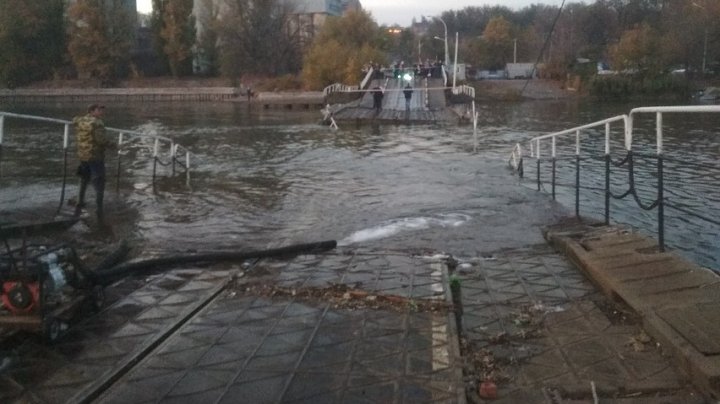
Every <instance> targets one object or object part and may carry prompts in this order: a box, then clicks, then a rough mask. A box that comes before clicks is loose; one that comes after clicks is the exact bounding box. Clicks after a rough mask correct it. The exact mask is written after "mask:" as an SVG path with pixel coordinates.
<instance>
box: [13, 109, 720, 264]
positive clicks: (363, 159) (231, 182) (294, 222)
mask: <svg viewBox="0 0 720 404" xmlns="http://www.w3.org/2000/svg"><path fill="white" fill-rule="evenodd" d="M635 106H638V105H626V104H613V105H604V104H593V103H589V102H580V103H576V102H565V101H562V102H560V101H558V102H553V101H543V102H528V103H522V104H515V103H508V104H498V103H494V104H487V105H480V106H479V107H478V110H479V112H480V120H481V125H480V129H479V133H480V134H479V139H478V141H479V144H478V151H477V153H476V152H474V151H473V150H474V139H473V133H472V128H471V127H469V126H461V127H458V126H455V125H448V126H385V125H382V126H377V125H375V126H370V125H368V126H361V127H353V126H352V125H350V124H345V125H342V126H341V129H342V130H340V131H330V130H329V129H328V128H327V127H325V126H320V125H318V124H317V122H318V120H319V118H320V114H319V113H318V112H317V111H309V112H304V113H299V112H292V113H288V112H287V111H281V110H277V111H273V110H269V111H262V112H260V113H257V112H255V113H248V111H247V109H246V108H245V107H244V106H242V105H237V104H233V103H203V104H198V103H157V104H141V105H126V104H117V105H110V106H109V108H108V110H107V113H106V120H107V124H108V126H112V127H115V128H128V129H133V130H137V131H142V132H145V133H148V134H157V135H163V136H168V137H171V138H173V139H175V140H176V141H177V142H179V143H180V144H182V145H184V146H186V147H187V148H188V149H190V150H191V151H192V153H193V154H192V159H191V166H192V175H191V177H192V181H191V187H190V188H188V187H187V186H186V184H185V178H184V176H176V177H167V176H166V175H167V174H168V173H169V170H170V167H159V168H158V169H159V170H160V171H159V172H160V174H161V175H162V176H163V177H162V178H161V179H160V180H159V181H158V182H157V183H156V186H155V187H153V186H152V185H150V184H151V183H152V181H151V175H152V161H151V159H150V157H151V156H152V144H151V143H150V142H147V141H143V140H134V141H132V143H131V144H129V145H128V146H127V147H126V149H124V150H123V156H122V161H121V164H120V172H121V173H122V175H121V190H122V192H121V195H122V198H123V199H124V203H126V204H128V205H130V206H132V207H133V208H134V209H137V211H138V212H139V214H140V217H139V218H138V219H137V220H138V223H137V224H136V230H137V237H139V238H140V239H142V241H143V244H144V245H145V246H146V247H147V248H157V249H161V248H163V249H176V250H184V249H197V248H199V247H201V246H212V247H214V248H219V247H223V246H231V245H232V246H236V245H238V243H242V244H243V245H247V246H250V247H253V248H262V247H267V246H277V245H282V244H287V243H290V242H305V241H315V240H320V239H338V240H342V243H344V244H347V245H350V244H353V243H364V242H367V241H372V240H376V241H377V240H385V242H386V243H391V241H390V239H393V240H394V238H395V237H396V236H397V235H398V234H407V235H408V236H407V237H408V241H407V244H410V245H412V244H417V245H421V246H425V245H426V244H428V243H430V242H433V243H436V242H438V239H439V238H440V237H435V238H429V237H428V236H427V234H428V232H432V231H435V232H437V233H439V232H440V230H443V229H447V228H450V227H457V228H458V229H461V228H464V227H468V226H469V223H471V222H473V220H474V218H479V217H486V218H488V220H492V217H493V215H494V214H495V213H494V212H495V210H497V209H500V207H498V206H497V204H498V203H499V202H498V201H499V199H497V198H496V196H495V195H494V194H493V190H499V189H502V190H503V192H505V193H508V192H514V191H508V190H512V189H513V187H518V180H517V178H514V177H512V176H511V175H510V174H509V172H508V171H507V170H506V169H504V165H505V162H506V160H507V157H508V155H509V152H510V150H511V148H512V146H513V145H514V144H515V143H516V142H525V141H527V140H528V139H530V138H531V137H533V136H536V135H540V134H545V133H548V132H552V131H557V130H561V129H567V128H569V127H573V126H576V125H580V124H585V123H588V122H592V121H595V120H599V119H604V118H607V117H610V116H615V115H618V114H621V113H625V112H627V111H629V110H630V109H631V108H632V107H635ZM83 108H84V106H82V105H44V106H23V105H19V106H15V107H10V108H5V110H9V111H11V112H19V113H28V114H33V115H43V116H51V117H56V118H61V119H69V118H71V117H72V116H73V115H75V114H77V113H80V112H81V111H82V109H83ZM664 121H665V136H666V148H665V150H666V155H667V161H666V174H667V177H666V179H665V182H666V186H667V190H666V196H667V197H668V199H669V201H670V202H678V203H680V202H682V204H683V206H685V205H688V206H689V207H691V208H693V209H694V210H696V211H698V212H700V213H703V214H705V215H709V216H713V215H712V213H711V212H713V211H714V210H715V209H717V207H718V204H720V191H718V186H717V184H718V180H719V179H720V178H719V173H718V171H719V170H718V168H717V163H716V160H717V157H718V154H719V153H720V150H719V148H718V145H719V143H718V142H719V141H720V140H719V139H718V138H717V136H716V133H717V130H718V128H720V124H719V123H718V121H719V119H717V117H714V118H713V117H699V116H697V115H695V116H693V119H681V118H677V117H669V116H668V117H666V118H665V120H664ZM638 125H640V130H639V131H638V135H637V136H636V138H637V139H638V140H639V141H641V142H645V143H646V144H647V145H648V146H646V147H640V148H639V149H638V150H637V152H638V153H640V154H642V153H652V152H653V151H654V149H653V147H654V137H653V136H654V135H653V133H654V132H653V130H652V129H650V127H649V126H648V127H645V126H643V125H644V124H643V122H638ZM6 126H7V129H6V136H5V145H4V148H5V150H4V153H3V155H2V158H3V160H2V164H0V185H1V186H2V190H3V191H2V193H0V207H1V208H2V209H9V208H12V207H13V206H18V205H20V204H23V205H32V204H33V203H37V204H42V203H46V202H47V201H56V200H57V195H58V193H59V189H60V186H61V178H62V141H61V139H62V128H58V127H52V126H42V125H41V126H40V127H38V126H37V125H33V126H28V125H26V124H24V123H19V122H16V121H13V120H8V121H7V122H6ZM582 147H583V149H584V150H592V151H594V152H595V158H588V159H585V160H583V161H582V164H581V167H582V173H583V174H582V181H583V184H584V186H585V187H586V189H583V191H582V194H581V201H582V206H581V214H582V215H584V216H594V217H597V218H600V217H602V214H603V201H604V199H603V191H602V189H603V187H604V174H603V169H604V163H603V162H602V160H601V158H600V157H601V155H602V150H603V147H604V143H603V134H602V131H596V132H593V131H589V132H588V134H587V136H586V137H584V138H583V140H582ZM612 147H613V150H621V149H622V139H621V136H619V135H618V136H614V138H613V143H612ZM558 150H559V152H560V153H562V152H569V153H570V155H571V154H572V152H573V150H574V139H571V140H569V141H567V142H559V143H558ZM165 153H166V152H165ZM526 153H527V151H526ZM617 158H619V156H618V157H617ZM117 161H118V160H117V156H112V157H111V158H109V161H108V167H109V168H108V170H109V172H110V173H111V177H112V178H111V183H114V181H115V178H114V175H115V170H116V168H117V166H118V165H117ZM688 161H692V162H695V163H701V164H703V166H701V167H700V168H698V167H689V166H687V165H686V164H685V163H686V162H688ZM74 164H75V163H74V162H73V160H72V158H71V163H70V165H69V166H70V167H73V166H74ZM526 164H527V165H526V172H527V176H526V179H525V180H523V181H522V184H523V185H525V186H526V187H527V188H531V189H534V188H535V187H536V183H535V166H534V161H530V160H526ZM636 164H637V166H638V174H637V178H636V181H637V185H638V188H639V193H640V196H641V198H642V199H643V201H644V202H645V203H649V202H650V201H652V200H653V199H654V195H655V194H654V192H655V189H654V185H655V183H656V178H655V174H654V170H655V162H654V160H653V159H647V158H643V157H642V156H638V161H637V162H636ZM544 169H545V171H544V174H543V176H544V177H543V181H544V182H545V183H544V184H543V187H544V188H545V189H546V190H548V191H549V184H548V183H547V182H548V181H549V174H548V173H549V171H548V169H549V165H545V166H544ZM573 170H574V160H572V161H563V160H561V161H559V162H558V180H559V182H560V183H562V184H566V185H570V184H572V183H573V182H574V171H573ZM626 181H627V173H626V172H625V171H624V169H614V170H613V174H612V184H613V192H615V193H617V194H619V193H622V192H623V191H624V189H623V187H625V186H626ZM74 186H75V185H74V184H73V185H72V187H74ZM72 187H71V189H70V190H69V193H70V194H71V195H72V194H74V192H76V191H75V188H72ZM525 191H526V192H527V190H525ZM557 194H558V200H559V201H560V202H562V204H563V205H565V206H566V207H568V208H570V209H569V210H570V211H572V206H573V204H574V189H573V188H570V187H564V186H560V187H558V189H557ZM524 198H527V196H526V195H525V194H522V193H519V192H518V196H517V200H518V203H522V201H523V200H526V199H524ZM503 203H505V202H503ZM666 213H667V214H668V215H673V216H672V217H670V218H669V219H668V220H667V223H666V225H667V230H666V239H667V242H668V244H669V245H671V246H673V247H675V248H679V249H681V250H682V251H683V252H684V253H685V254H687V255H688V256H689V257H690V258H692V259H694V260H696V261H699V262H701V263H702V264H704V265H708V266H712V267H714V268H718V266H719V265H718V259H720V247H719V246H718V241H717V240H718V237H717V235H718V231H719V230H720V229H719V228H718V226H715V225H712V224H707V223H704V222H702V221H699V220H698V219H696V218H691V217H687V216H686V215H682V214H679V212H673V211H671V209H667V210H666ZM538 214H539V213H538ZM655 215H656V211H651V212H644V211H642V210H640V209H639V208H637V207H636V205H635V203H634V202H633V201H631V200H623V201H613V203H612V208H611V218H612V220H613V221H618V222H624V223H630V224H632V225H634V226H638V227H642V228H643V229H645V230H646V232H647V233H649V234H652V235H655V231H656V226H657V224H656V223H657V218H656V217H655ZM473 231H474V230H473ZM481 231H482V230H481ZM481 236H483V235H482V234H477V233H472V232H469V231H467V232H465V233H462V236H457V240H455V241H456V242H460V239H461V238H462V243H465V244H463V245H466V246H469V245H471V244H472V243H473V242H475V243H477V242H478V239H479V237H481ZM443 241H448V242H450V241H452V240H443ZM392 242H395V241H392ZM384 245H387V244H384Z"/></svg>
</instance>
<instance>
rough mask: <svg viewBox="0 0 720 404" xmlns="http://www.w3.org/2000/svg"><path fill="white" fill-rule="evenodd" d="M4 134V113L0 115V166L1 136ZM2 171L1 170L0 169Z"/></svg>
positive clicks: (0, 153)
mask: <svg viewBox="0 0 720 404" xmlns="http://www.w3.org/2000/svg"><path fill="white" fill-rule="evenodd" d="M4 134H5V115H0V167H1V166H2V152H3V136H4ZM0 173H2V170H0Z"/></svg>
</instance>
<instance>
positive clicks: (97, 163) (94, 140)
mask: <svg viewBox="0 0 720 404" xmlns="http://www.w3.org/2000/svg"><path fill="white" fill-rule="evenodd" d="M104 113H105V106H104V105H99V104H92V105H90V106H89V107H88V110H87V114H86V115H83V116H78V117H75V118H74V119H73V126H74V128H75V139H76V143H77V154H78V159H79V160H80V166H79V167H78V169H77V175H78V176H79V177H80V192H79V195H78V200H77V205H75V216H80V213H81V212H82V209H83V208H84V207H85V192H86V191H87V186H88V184H90V183H92V185H93V188H95V204H96V206H97V210H96V212H95V213H96V215H97V218H98V224H99V225H100V226H104V225H105V220H104V219H105V218H104V216H103V199H104V195H105V149H106V148H108V147H112V145H113V143H112V142H111V141H110V139H107V138H106V137H105V123H104V122H103V121H102V119H101V118H102V116H103V114H104Z"/></svg>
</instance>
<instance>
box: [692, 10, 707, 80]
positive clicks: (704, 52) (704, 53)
mask: <svg viewBox="0 0 720 404" xmlns="http://www.w3.org/2000/svg"><path fill="white" fill-rule="evenodd" d="M691 3H692V5H693V6H695V7H697V8H699V9H701V10H702V11H703V12H704V13H706V15H707V9H706V8H705V7H704V6H701V5H700V4H698V3H696V2H694V1H692V2H691ZM703 3H704V2H703ZM707 40H708V21H707V16H706V21H705V41H704V43H703V61H702V74H703V76H705V61H706V59H707Z"/></svg>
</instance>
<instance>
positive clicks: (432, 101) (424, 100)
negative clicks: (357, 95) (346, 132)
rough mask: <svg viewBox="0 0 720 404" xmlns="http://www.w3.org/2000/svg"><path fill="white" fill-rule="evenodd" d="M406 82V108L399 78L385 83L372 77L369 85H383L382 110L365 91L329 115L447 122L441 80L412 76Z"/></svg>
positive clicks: (370, 94) (448, 114)
mask: <svg viewBox="0 0 720 404" xmlns="http://www.w3.org/2000/svg"><path fill="white" fill-rule="evenodd" d="M410 85H411V86H412V88H413V95H412V98H411V99H410V109H406V108H405V95H404V94H403V82H402V80H397V79H391V80H388V81H387V82H386V81H385V80H373V82H372V83H371V85H370V88H374V87H378V86H383V87H385V92H384V97H383V102H382V109H381V110H380V112H379V113H378V112H377V111H375V109H374V108H373V96H372V93H371V92H370V91H368V92H366V93H365V94H364V95H363V98H362V99H361V100H360V101H359V102H358V103H356V104H355V105H353V106H346V107H344V108H342V109H340V110H339V111H335V113H334V115H333V116H334V118H335V120H338V121H347V120H356V121H357V120H368V121H377V120H380V121H392V122H398V121H405V122H413V123H431V122H438V121H448V120H451V119H452V118H453V116H454V115H453V114H452V113H451V112H450V111H448V110H447V109H446V108H445V94H444V90H442V87H443V83H442V79H432V78H430V79H425V78H421V79H415V80H413V81H412V82H411V83H410Z"/></svg>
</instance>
